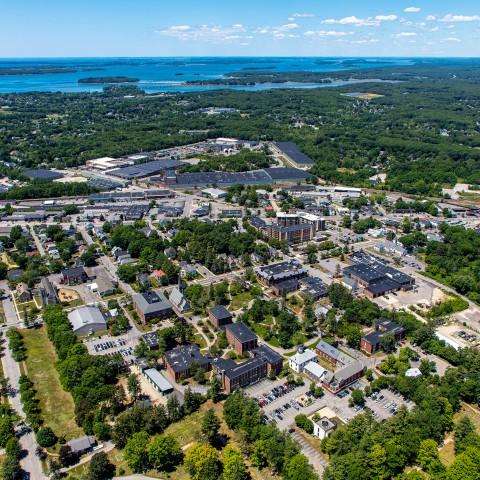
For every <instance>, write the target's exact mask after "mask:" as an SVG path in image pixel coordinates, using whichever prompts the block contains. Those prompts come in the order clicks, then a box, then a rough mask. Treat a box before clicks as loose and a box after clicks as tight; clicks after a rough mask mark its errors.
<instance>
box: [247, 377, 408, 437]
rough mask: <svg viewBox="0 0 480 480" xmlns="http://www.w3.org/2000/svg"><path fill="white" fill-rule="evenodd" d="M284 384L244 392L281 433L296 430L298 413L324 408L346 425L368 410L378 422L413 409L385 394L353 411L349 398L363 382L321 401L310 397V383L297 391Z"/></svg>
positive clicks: (263, 385) (328, 394)
mask: <svg viewBox="0 0 480 480" xmlns="http://www.w3.org/2000/svg"><path fill="white" fill-rule="evenodd" d="M285 383H286V381H285V379H283V380H277V381H275V382H272V381H270V380H265V381H263V382H260V383H258V384H256V385H253V386H251V387H249V388H247V389H246V390H245V392H246V394H247V395H249V396H250V397H252V398H255V399H256V400H258V402H259V404H260V406H261V407H262V409H263V410H264V412H265V416H266V417H267V419H268V420H270V421H273V422H274V423H276V424H277V426H278V428H280V429H281V430H287V429H289V428H291V427H292V426H294V425H295V416H296V415H298V414H299V413H303V414H305V415H307V416H309V415H313V414H314V413H315V412H316V411H317V410H320V409H321V408H323V407H329V408H330V409H331V410H333V411H334V412H335V414H336V415H337V416H338V418H340V419H341V420H342V421H343V422H345V423H347V422H349V421H350V420H351V419H352V418H353V417H354V416H355V415H359V414H360V413H362V412H363V411H364V410H365V407H368V408H370V409H371V410H372V411H373V413H374V416H375V418H377V420H385V419H387V418H389V417H391V416H392V415H395V414H396V412H397V411H398V409H399V408H400V406H401V405H406V406H407V408H412V407H413V403H412V402H408V401H405V400H403V398H402V397H401V396H400V395H398V394H395V393H393V392H392V391H390V390H382V391H381V392H379V393H378V394H377V395H376V396H374V398H367V399H366V404H365V406H364V407H359V406H355V407H350V406H349V405H348V402H349V398H350V394H351V392H352V390H354V389H355V388H361V387H363V385H362V383H361V382H356V383H355V384H353V385H351V386H350V387H349V388H346V389H344V390H342V391H341V392H340V393H339V394H337V395H334V394H333V393H331V392H329V391H327V390H324V395H323V397H321V398H314V397H313V396H311V395H310V392H309V388H310V387H309V385H310V383H309V382H308V381H307V382H306V383H305V385H302V386H298V387H295V388H291V387H290V386H289V387H290V388H285ZM282 386H283V388H282ZM380 397H382V398H380Z"/></svg>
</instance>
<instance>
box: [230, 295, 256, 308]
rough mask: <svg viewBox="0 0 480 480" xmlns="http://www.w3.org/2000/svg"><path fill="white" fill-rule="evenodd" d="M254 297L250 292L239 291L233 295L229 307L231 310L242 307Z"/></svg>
mask: <svg viewBox="0 0 480 480" xmlns="http://www.w3.org/2000/svg"><path fill="white" fill-rule="evenodd" d="M252 299H253V296H252V294H251V293H250V292H243V293H239V294H238V295H235V296H234V297H232V301H231V302H230V307H229V308H230V310H239V309H240V308H243V307H246V306H247V305H248V302H250V300H252Z"/></svg>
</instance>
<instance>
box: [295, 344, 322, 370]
mask: <svg viewBox="0 0 480 480" xmlns="http://www.w3.org/2000/svg"><path fill="white" fill-rule="evenodd" d="M316 361H317V354H316V353H315V352H314V351H313V350H310V349H308V348H307V349H305V348H299V349H298V351H297V353H296V354H295V355H293V357H290V358H289V359H288V365H289V367H290V368H291V369H292V370H293V371H294V372H296V373H302V372H303V369H304V367H305V365H306V364H307V363H309V362H316Z"/></svg>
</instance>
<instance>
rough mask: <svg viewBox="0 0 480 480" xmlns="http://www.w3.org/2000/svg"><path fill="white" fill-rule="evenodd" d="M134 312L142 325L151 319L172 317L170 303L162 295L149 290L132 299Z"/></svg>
mask: <svg viewBox="0 0 480 480" xmlns="http://www.w3.org/2000/svg"><path fill="white" fill-rule="evenodd" d="M132 300H133V305H134V306H135V311H136V312H137V314H138V316H139V317H140V318H141V320H142V322H143V323H146V322H148V321H150V320H153V319H164V318H169V317H171V316H172V315H174V312H173V308H172V305H171V303H170V302H169V301H168V300H167V299H166V298H165V296H164V295H163V293H161V292H156V291H155V290H150V291H149V292H143V293H137V294H135V295H133V297H132Z"/></svg>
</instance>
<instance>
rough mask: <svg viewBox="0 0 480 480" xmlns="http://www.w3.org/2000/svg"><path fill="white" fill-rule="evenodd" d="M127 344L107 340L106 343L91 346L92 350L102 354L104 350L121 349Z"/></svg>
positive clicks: (120, 341) (123, 341)
mask: <svg viewBox="0 0 480 480" xmlns="http://www.w3.org/2000/svg"><path fill="white" fill-rule="evenodd" d="M126 344H127V341H126V340H122V339H120V340H107V341H106V342H102V343H97V344H96V345H94V346H93V349H94V350H95V351H96V352H97V353H98V352H103V351H105V350H110V349H111V348H116V347H123V346H124V345H126Z"/></svg>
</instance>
